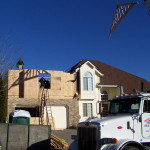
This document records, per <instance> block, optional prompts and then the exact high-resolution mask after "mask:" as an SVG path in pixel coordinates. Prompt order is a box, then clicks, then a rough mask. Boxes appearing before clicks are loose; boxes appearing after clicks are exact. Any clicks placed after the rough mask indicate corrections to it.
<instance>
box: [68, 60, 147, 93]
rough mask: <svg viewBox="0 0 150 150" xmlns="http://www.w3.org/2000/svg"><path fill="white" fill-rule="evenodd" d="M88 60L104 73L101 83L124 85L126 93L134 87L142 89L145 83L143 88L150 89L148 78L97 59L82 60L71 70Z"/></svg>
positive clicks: (138, 89)
mask: <svg viewBox="0 0 150 150" xmlns="http://www.w3.org/2000/svg"><path fill="white" fill-rule="evenodd" d="M87 61H89V62H91V63H92V64H93V65H94V66H96V67H97V69H98V70H99V71H100V72H101V73H102V74H104V76H102V77H101V82H100V84H101V85H122V86H123V90H124V93H131V92H132V90H133V89H136V90H137V91H141V86H142V83H143V85H144V89H143V90H144V91H150V82H148V81H147V80H145V79H143V78H140V77H138V76H136V75H133V74H130V73H128V72H125V71H122V70H120V69H117V68H115V67H112V66H110V65H107V64H105V63H102V62H100V61H97V60H86V59H84V60H81V61H80V62H79V63H77V64H76V65H74V66H73V67H72V68H71V70H70V71H69V72H73V71H75V70H76V69H77V68H80V67H81V66H82V65H83V64H84V63H85V62H87Z"/></svg>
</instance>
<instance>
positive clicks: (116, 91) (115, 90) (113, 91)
mask: <svg viewBox="0 0 150 150" xmlns="http://www.w3.org/2000/svg"><path fill="white" fill-rule="evenodd" d="M100 91H106V92H107V93H108V99H109V100H111V99H113V98H114V97H115V96H119V95H120V87H109V88H108V87H103V88H101V89H100Z"/></svg>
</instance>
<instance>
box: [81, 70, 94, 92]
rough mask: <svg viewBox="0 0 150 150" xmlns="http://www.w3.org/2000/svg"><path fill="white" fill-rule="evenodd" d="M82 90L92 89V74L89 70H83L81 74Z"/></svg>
mask: <svg viewBox="0 0 150 150" xmlns="http://www.w3.org/2000/svg"><path fill="white" fill-rule="evenodd" d="M83 90H84V91H93V76H92V74H91V73H90V72H85V73H84V75H83Z"/></svg>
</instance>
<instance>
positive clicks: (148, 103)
mask: <svg viewBox="0 0 150 150" xmlns="http://www.w3.org/2000/svg"><path fill="white" fill-rule="evenodd" d="M143 112H148V113H150V101H149V100H145V101H144V108H143Z"/></svg>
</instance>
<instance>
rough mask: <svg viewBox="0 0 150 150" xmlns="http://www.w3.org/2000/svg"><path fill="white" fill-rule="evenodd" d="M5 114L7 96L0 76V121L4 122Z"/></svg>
mask: <svg viewBox="0 0 150 150" xmlns="http://www.w3.org/2000/svg"><path fill="white" fill-rule="evenodd" d="M6 116H7V97H6V92H5V90H4V84H3V80H2V77H1V76H0V123H5V121H6Z"/></svg>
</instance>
